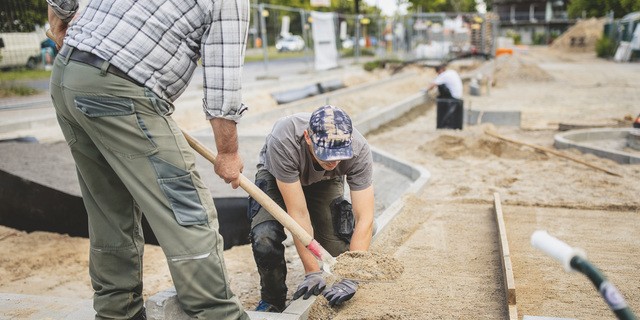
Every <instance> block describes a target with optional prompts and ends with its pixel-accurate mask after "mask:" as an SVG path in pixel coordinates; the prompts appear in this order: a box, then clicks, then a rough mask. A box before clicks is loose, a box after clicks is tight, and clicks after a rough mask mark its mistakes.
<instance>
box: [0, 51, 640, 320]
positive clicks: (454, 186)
mask: <svg viewBox="0 0 640 320" xmlns="http://www.w3.org/2000/svg"><path fill="white" fill-rule="evenodd" d="M452 67H453V68H458V70H459V71H460V72H461V73H463V74H465V73H469V74H474V73H473V69H470V68H468V67H465V68H462V67H456V66H455V65H454V66H452ZM478 67H479V68H480V69H479V70H482V74H483V75H484V76H487V75H492V82H493V86H492V87H491V89H490V91H488V90H487V87H486V86H483V87H482V88H483V89H482V95H481V96H469V95H466V96H465V108H471V109H473V110H480V111H495V110H502V111H521V113H522V118H521V120H522V124H521V127H519V128H518V127H497V128H496V127H493V126H490V125H477V126H465V128H464V129H463V130H436V129H435V127H436V112H435V108H434V106H433V104H426V105H423V106H420V107H417V108H415V109H414V110H412V111H411V112H409V113H408V114H406V115H405V116H403V117H402V118H400V119H398V120H396V121H393V122H392V123H389V124H387V125H385V126H384V127H383V128H381V129H379V130H377V131H376V132H373V133H370V134H368V135H367V139H368V141H369V142H370V143H371V144H372V145H374V146H376V147H378V148H381V149H383V150H384V151H386V152H388V153H391V154H393V155H394V156H397V157H399V158H402V159H404V160H407V161H410V162H413V163H415V164H418V165H421V166H423V167H425V168H426V169H427V170H429V172H430V173H431V175H432V178H431V181H430V185H429V186H428V187H427V188H426V189H425V191H424V192H423V194H421V195H419V196H407V197H406V199H405V200H406V204H405V206H404V209H403V210H402V212H401V213H400V215H399V217H398V218H397V219H395V220H394V221H393V222H392V224H391V225H390V226H389V228H388V229H387V230H386V231H385V233H383V234H382V235H381V236H380V237H379V238H378V239H377V240H376V242H375V243H374V244H373V245H372V248H371V250H372V251H375V252H379V253H382V254H387V255H392V256H393V257H394V258H395V259H397V260H398V261H400V262H401V263H402V264H403V267H404V272H403V273H402V275H401V276H400V277H399V278H398V279H397V280H396V281H395V282H393V283H361V284H360V286H359V289H358V293H357V294H356V295H355V296H354V298H353V299H352V300H350V301H348V302H346V303H345V304H344V305H343V306H341V307H338V308H334V309H333V310H331V313H332V314H330V315H327V314H323V313H321V315H320V316H317V318H318V319H324V318H326V319H331V318H333V319H504V318H507V316H508V313H507V309H506V299H505V292H504V287H503V283H502V271H501V267H500V256H499V245H498V242H497V230H496V224H495V222H494V218H493V205H492V202H493V194H494V193H499V194H500V197H501V199H502V204H503V213H504V217H505V224H506V228H507V236H508V240H509V246H510V249H511V259H512V263H513V272H514V276H515V283H516V292H517V309H518V314H519V319H522V317H523V316H524V315H533V316H547V317H562V318H577V319H594V320H595V319H614V318H615V317H614V316H613V314H612V313H611V312H610V311H609V310H608V308H607V306H606V304H605V303H604V302H603V300H602V299H601V298H600V297H599V295H598V293H597V292H596V290H595V289H594V288H593V286H592V285H591V283H589V282H588V280H587V279H586V277H584V276H583V275H581V274H577V273H574V274H568V273H566V272H564V271H563V269H562V267H561V265H560V264H559V263H557V262H555V261H553V260H552V259H551V258H548V257H546V256H545V255H544V254H542V253H541V252H539V251H537V250H536V249H534V248H533V247H532V246H531V245H530V244H529V237H530V236H531V233H532V232H533V231H535V230H538V229H545V230H547V231H549V233H550V234H552V235H554V236H556V237H558V238H560V239H562V240H564V241H566V242H567V243H569V244H570V245H572V246H576V247H581V248H583V249H585V251H586V252H587V256H588V257H589V259H590V260H591V261H592V263H594V264H595V265H596V266H598V267H599V268H600V269H601V270H602V271H603V272H604V273H605V275H607V276H608V277H609V278H610V280H612V282H613V283H615V284H616V285H617V286H618V288H619V289H620V291H621V292H622V294H623V296H624V297H625V298H626V299H627V302H628V303H629V304H630V306H631V307H632V309H633V310H634V311H635V312H636V313H638V312H639V311H640V287H639V286H638V279H639V278H640V256H639V250H640V233H638V232H637V226H638V225H639V223H640V215H639V213H640V212H639V211H640V202H639V201H638V192H639V191H640V188H639V187H638V177H640V165H620V164H617V163H615V162H613V161H611V160H608V159H603V158H599V157H596V156H594V155H589V154H582V153H580V152H579V151H576V150H562V151H561V152H563V153H565V154H567V155H570V156H572V157H576V158H579V159H581V160H582V161H586V162H589V163H592V164H594V165H597V166H601V167H605V168H607V169H609V170H612V171H615V172H618V173H620V174H621V175H622V177H616V176H612V175H609V174H606V173H604V172H601V171H598V170H595V169H593V168H590V167H587V166H584V165H582V164H579V163H577V162H574V161H570V160H567V159H564V158H560V157H557V156H554V155H550V154H545V153H542V152H539V151H536V150H533V149H531V148H528V147H523V146H519V145H516V144H512V143H508V142H504V141H500V140H497V139H495V138H492V137H489V136H487V135H485V134H484V130H485V129H487V126H489V128H490V129H493V130H497V132H499V134H501V135H503V136H506V137H509V138H511V139H516V140H519V141H523V142H527V143H530V144H535V145H540V146H543V147H545V148H551V149H553V135H554V134H556V133H558V132H559V131H558V124H559V123H560V122H567V121H594V122H597V121H608V122H614V123H618V124H620V125H622V126H629V125H630V123H629V122H628V120H625V119H629V118H630V117H632V118H635V116H636V115H637V114H638V113H640V110H639V109H638V106H637V102H638V101H639V100H640V89H638V84H640V65H638V64H616V63H614V62H610V61H606V60H602V59H597V58H596V57H595V54H594V53H580V52H578V53H576V52H573V53H568V52H566V51H559V50H553V49H550V48H531V50H530V51H529V53H528V54H524V55H516V56H512V57H509V56H506V57H505V56H501V57H499V58H498V59H496V60H493V61H491V62H489V63H488V64H485V65H481V66H478ZM494 71H495V72H494ZM403 72H415V73H416V76H415V77H412V78H411V80H407V81H400V82H399V83H398V84H397V85H394V84H389V85H388V86H387V87H386V88H385V90H379V89H378V90H376V92H362V93H359V94H354V95H352V96H350V97H349V98H348V100H344V101H343V102H339V101H336V102H332V103H334V104H336V105H341V106H344V107H345V109H347V111H348V112H350V113H351V114H352V115H353V114H354V113H358V112H366V109H367V108H368V107H372V106H385V105H388V104H390V102H389V101H391V102H392V101H399V100H401V99H404V98H406V97H409V96H411V95H413V94H415V93H417V92H419V90H420V88H422V87H426V86H427V85H428V83H429V81H430V80H431V79H433V78H434V77H435V73H434V72H433V70H430V69H422V68H419V67H407V68H405V70H403ZM484 83H485V82H483V84H484ZM468 92H469V91H468V90H466V91H465V93H468ZM345 99H346V98H345ZM252 103H259V101H253V102H252ZM0 243H1V245H0V291H2V292H11V293H25V294H40V295H53V296H66V297H79V298H91V295H92V292H91V287H90V284H89V276H88V272H87V270H88V267H87V265H88V261H87V257H88V244H87V243H88V241H87V240H86V239H79V238H71V237H68V236H65V235H58V234H50V233H42V232H34V233H31V234H26V233H23V232H20V231H16V230H12V229H8V228H2V227H0ZM294 251H295V250H294V249H293V248H292V247H288V250H287V261H288V265H289V277H288V279H287V284H288V286H289V290H290V292H289V296H291V295H292V292H293V290H295V288H296V287H297V285H298V284H299V282H300V281H301V279H302V276H303V275H302V270H301V269H302V266H301V264H300V262H299V259H298V258H297V255H296V254H295V252H294ZM225 259H226V263H227V268H228V270H229V274H230V278H231V286H232V288H233V290H234V291H235V292H236V293H237V294H238V295H239V296H240V299H241V300H242V302H243V304H244V305H245V306H246V308H247V309H251V308H253V307H254V306H255V305H256V303H257V302H258V300H259V286H258V283H259V279H258V276H257V273H256V270H255V264H254V262H253V258H252V255H251V249H250V247H249V246H239V247H234V248H232V249H230V250H227V251H226V252H225ZM144 272H145V274H144V279H145V291H144V292H145V297H148V296H149V295H151V294H154V293H156V292H158V291H161V290H163V289H166V288H167V287H169V286H171V280H170V278H169V276H168V271H167V268H166V261H165V260H164V257H163V255H162V252H161V250H160V249H159V248H158V247H156V246H147V248H146V249H145V271H144ZM318 300H319V301H320V300H322V299H318Z"/></svg>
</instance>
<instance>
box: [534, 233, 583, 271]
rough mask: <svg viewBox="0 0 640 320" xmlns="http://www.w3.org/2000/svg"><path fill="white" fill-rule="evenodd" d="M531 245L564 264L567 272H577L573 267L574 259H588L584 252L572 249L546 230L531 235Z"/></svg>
mask: <svg viewBox="0 0 640 320" xmlns="http://www.w3.org/2000/svg"><path fill="white" fill-rule="evenodd" d="M531 245H532V246H534V247H536V248H538V249H540V250H541V251H542V252H544V253H546V254H547V255H549V256H550V257H552V258H553V259H555V260H557V261H558V262H560V263H562V265H563V266H564V270H566V271H567V272H572V271H575V270H574V269H573V268H572V267H571V259H573V257H575V256H579V257H581V258H585V259H586V255H585V253H584V251H582V250H581V249H577V248H572V247H570V246H569V245H568V244H566V243H564V242H562V241H561V240H559V239H558V238H556V237H554V236H551V235H550V234H549V233H547V231H544V230H538V231H536V232H534V233H533V234H532V235H531Z"/></svg>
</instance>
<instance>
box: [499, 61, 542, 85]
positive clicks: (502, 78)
mask: <svg viewBox="0 0 640 320" xmlns="http://www.w3.org/2000/svg"><path fill="white" fill-rule="evenodd" d="M494 79H495V85H497V86H500V85H504V84H507V83H511V82H542V81H552V80H553V77H552V76H551V75H549V74H548V73H547V72H546V71H544V70H543V69H541V68H540V67H538V65H537V64H534V63H529V62H526V61H524V60H523V59H522V58H521V57H519V56H517V55H500V56H498V57H497V58H496V67H495V70H494Z"/></svg>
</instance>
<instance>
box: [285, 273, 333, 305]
mask: <svg viewBox="0 0 640 320" xmlns="http://www.w3.org/2000/svg"><path fill="white" fill-rule="evenodd" d="M326 286H327V282H326V281H325V280H324V277H323V276H322V271H316V272H311V273H307V274H306V275H305V276H304V280H303V281H302V283H301V284H300V285H299V286H298V290H296V293H294V294H293V300H296V299H298V298H300V296H301V295H303V294H304V298H303V299H304V300H307V299H309V297H311V295H312V294H313V295H316V296H317V295H319V294H320V292H322V290H324V288H325V287H326Z"/></svg>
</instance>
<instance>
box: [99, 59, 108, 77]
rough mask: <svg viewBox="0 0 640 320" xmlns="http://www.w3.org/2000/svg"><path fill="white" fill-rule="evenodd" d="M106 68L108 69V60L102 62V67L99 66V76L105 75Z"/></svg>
mask: <svg viewBox="0 0 640 320" xmlns="http://www.w3.org/2000/svg"><path fill="white" fill-rule="evenodd" d="M107 69H109V61H105V62H104V63H103V64H102V68H100V76H102V77H104V76H106V75H107Z"/></svg>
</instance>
